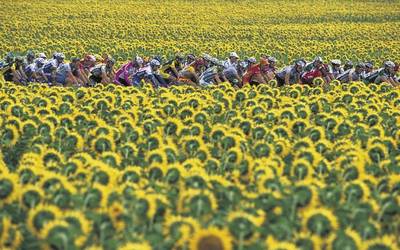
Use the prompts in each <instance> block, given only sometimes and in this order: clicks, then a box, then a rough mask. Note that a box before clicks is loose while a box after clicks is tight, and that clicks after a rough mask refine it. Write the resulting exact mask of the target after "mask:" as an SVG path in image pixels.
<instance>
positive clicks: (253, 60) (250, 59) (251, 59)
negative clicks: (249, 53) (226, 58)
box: [247, 57, 257, 63]
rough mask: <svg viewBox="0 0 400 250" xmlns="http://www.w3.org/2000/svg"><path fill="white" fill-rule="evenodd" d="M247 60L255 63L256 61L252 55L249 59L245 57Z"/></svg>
mask: <svg viewBox="0 0 400 250" xmlns="http://www.w3.org/2000/svg"><path fill="white" fill-rule="evenodd" d="M247 61H248V62H249V63H256V62H257V59H255V58H254V57H250V58H249V59H247Z"/></svg>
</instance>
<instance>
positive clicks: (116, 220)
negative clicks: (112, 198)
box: [108, 202, 126, 232]
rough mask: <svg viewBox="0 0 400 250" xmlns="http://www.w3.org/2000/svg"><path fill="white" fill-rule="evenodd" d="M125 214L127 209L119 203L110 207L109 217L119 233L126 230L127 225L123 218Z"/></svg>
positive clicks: (114, 203)
mask: <svg viewBox="0 0 400 250" xmlns="http://www.w3.org/2000/svg"><path fill="white" fill-rule="evenodd" d="M124 213H125V208H124V207H123V206H122V205H121V204H120V203H119V202H113V203H112V204H111V205H110V206H109V207H108V215H109V216H110V218H111V221H112V224H113V226H114V228H115V229H116V231H117V232H121V231H122V230H124V229H125V227H126V225H125V222H124V221H123V219H122V217H123V215H124Z"/></svg>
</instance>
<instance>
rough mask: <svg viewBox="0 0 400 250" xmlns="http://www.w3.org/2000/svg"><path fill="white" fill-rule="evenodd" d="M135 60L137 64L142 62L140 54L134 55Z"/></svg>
mask: <svg viewBox="0 0 400 250" xmlns="http://www.w3.org/2000/svg"><path fill="white" fill-rule="evenodd" d="M156 61H157V60H156ZM135 62H137V63H138V64H142V63H143V58H141V57H140V56H136V57H135Z"/></svg>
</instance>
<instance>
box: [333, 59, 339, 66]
mask: <svg viewBox="0 0 400 250" xmlns="http://www.w3.org/2000/svg"><path fill="white" fill-rule="evenodd" d="M331 63H332V64H335V65H341V64H342V62H341V61H340V60H339V59H334V60H332V61H331Z"/></svg>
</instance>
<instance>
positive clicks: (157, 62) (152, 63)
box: [150, 59, 161, 67]
mask: <svg viewBox="0 0 400 250" xmlns="http://www.w3.org/2000/svg"><path fill="white" fill-rule="evenodd" d="M160 65H161V64H160V61H158V60H156V59H152V60H151V61H150V66H152V67H154V66H160Z"/></svg>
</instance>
